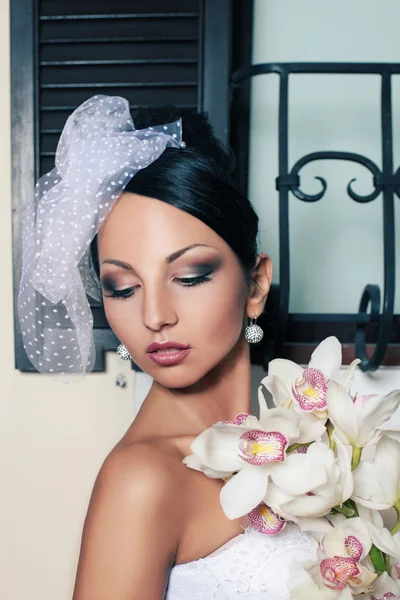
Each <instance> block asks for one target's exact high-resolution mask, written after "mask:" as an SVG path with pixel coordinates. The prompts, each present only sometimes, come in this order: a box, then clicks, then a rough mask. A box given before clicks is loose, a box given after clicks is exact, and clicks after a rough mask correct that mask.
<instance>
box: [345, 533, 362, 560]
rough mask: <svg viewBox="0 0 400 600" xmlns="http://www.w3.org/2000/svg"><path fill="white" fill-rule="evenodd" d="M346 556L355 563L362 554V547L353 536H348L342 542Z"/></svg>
mask: <svg viewBox="0 0 400 600" xmlns="http://www.w3.org/2000/svg"><path fill="white" fill-rule="evenodd" d="M344 547H345V548H346V552H347V554H348V555H349V556H350V558H352V559H353V560H355V561H357V562H358V561H359V560H360V558H361V557H362V554H363V545H362V543H361V542H360V540H359V539H358V538H356V536H355V535H348V536H347V537H346V538H345V540H344Z"/></svg>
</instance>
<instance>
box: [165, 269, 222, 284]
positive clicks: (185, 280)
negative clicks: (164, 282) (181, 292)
mask: <svg viewBox="0 0 400 600" xmlns="http://www.w3.org/2000/svg"><path fill="white" fill-rule="evenodd" d="M212 273H213V272H212V271H210V272H209V273H204V275H198V276H197V277H176V278H175V279H174V281H176V282H177V283H178V284H179V285H183V286H184V287H193V286H195V285H200V284H201V283H206V282H207V281H211V280H212V277H211V275H212Z"/></svg>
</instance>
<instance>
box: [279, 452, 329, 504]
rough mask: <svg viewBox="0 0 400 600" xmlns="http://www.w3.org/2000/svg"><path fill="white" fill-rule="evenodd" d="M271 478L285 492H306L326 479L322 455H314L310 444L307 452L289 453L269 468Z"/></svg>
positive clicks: (297, 493) (298, 493) (294, 493)
mask: <svg viewBox="0 0 400 600" xmlns="http://www.w3.org/2000/svg"><path fill="white" fill-rule="evenodd" d="M316 443H318V442H316ZM328 450H329V448H328ZM332 455H333V453H332ZM271 479H272V481H273V482H274V483H275V484H276V485H277V486H278V487H280V488H281V489H282V490H283V491H284V492H286V493H287V494H291V495H294V496H298V495H301V494H306V493H307V492H309V491H310V490H312V489H313V488H316V487H318V486H320V485H323V484H324V483H326V482H327V480H328V474H327V468H326V466H325V464H324V461H323V455H321V456H320V457H318V456H317V457H315V456H314V453H313V452H312V446H310V447H309V449H308V452H307V454H297V453H295V454H289V455H288V456H287V457H286V460H285V461H284V462H283V463H280V464H279V465H276V466H274V468H273V469H272V470H271Z"/></svg>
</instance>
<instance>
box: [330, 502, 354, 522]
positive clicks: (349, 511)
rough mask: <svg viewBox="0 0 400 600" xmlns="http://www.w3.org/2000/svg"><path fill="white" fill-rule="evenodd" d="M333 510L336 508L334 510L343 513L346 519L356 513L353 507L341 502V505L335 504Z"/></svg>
mask: <svg viewBox="0 0 400 600" xmlns="http://www.w3.org/2000/svg"><path fill="white" fill-rule="evenodd" d="M334 510H336V512H338V513H340V514H341V515H344V516H345V517H346V519H351V517H354V515H355V514H356V511H355V510H354V508H352V507H350V506H346V504H342V506H335V507H334Z"/></svg>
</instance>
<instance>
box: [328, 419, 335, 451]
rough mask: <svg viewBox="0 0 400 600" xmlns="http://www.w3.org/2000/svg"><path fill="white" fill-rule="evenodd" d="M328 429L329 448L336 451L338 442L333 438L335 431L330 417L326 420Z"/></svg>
mask: <svg viewBox="0 0 400 600" xmlns="http://www.w3.org/2000/svg"><path fill="white" fill-rule="evenodd" d="M326 431H327V433H328V437H329V448H330V449H331V450H333V451H335V448H336V442H335V440H334V439H333V432H334V427H333V425H332V423H331V421H330V420H329V419H328V420H327V422H326Z"/></svg>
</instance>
